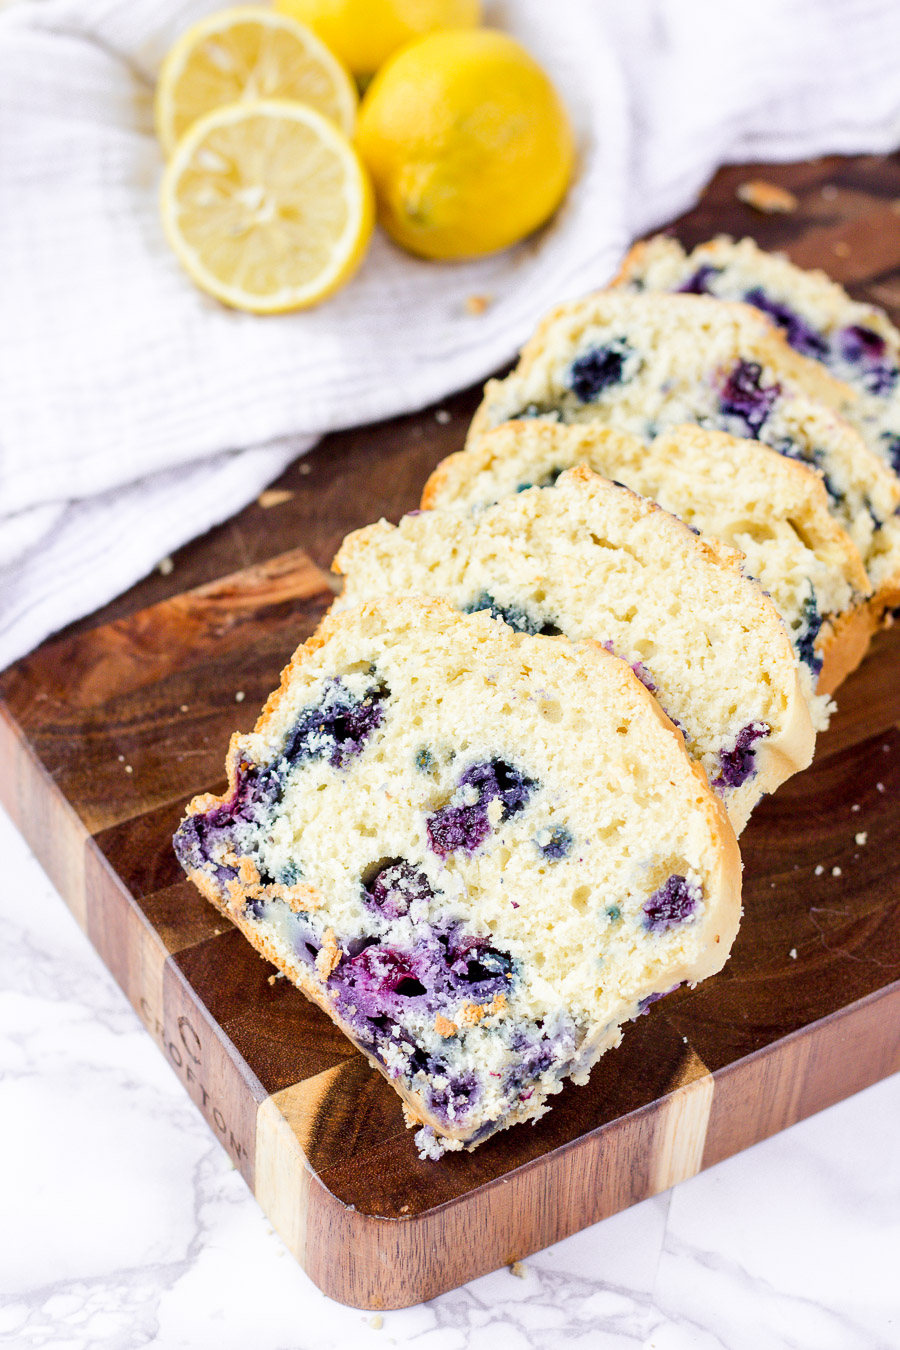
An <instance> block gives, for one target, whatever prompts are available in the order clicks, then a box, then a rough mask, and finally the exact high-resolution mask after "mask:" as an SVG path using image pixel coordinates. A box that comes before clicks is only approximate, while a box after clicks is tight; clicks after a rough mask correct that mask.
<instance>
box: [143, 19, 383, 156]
mask: <svg viewBox="0 0 900 1350" xmlns="http://www.w3.org/2000/svg"><path fill="white" fill-rule="evenodd" d="M268 98H290V99H297V101H298V102H300V103H305V104H307V105H308V106H309V107H311V108H315V109H316V110H317V111H318V112H320V113H324V114H325V116H326V117H330V118H331V119H332V121H334V122H336V123H337V125H338V126H339V127H340V128H341V130H342V131H344V132H345V133H346V135H348V136H351V135H352V134H353V125H354V122H355V119H356V105H357V94H356V86H355V85H354V83H353V81H352V80H351V78H350V76H349V75H348V74H347V71H346V70H345V69H344V67H343V66H342V65H341V63H340V62H339V61H338V59H337V57H335V56H334V55H333V54H332V53H331V52H330V51H329V50H328V48H327V47H326V46H325V45H324V43H322V42H320V41H319V39H318V38H317V37H316V36H315V35H314V34H313V33H311V32H310V31H309V29H308V28H305V27H304V26H303V24H301V23H297V21H296V19H291V18H289V17H288V16H286V15H284V14H275V13H273V12H272V11H270V10H266V9H258V8H255V7H253V8H251V7H249V6H248V7H243V6H239V7H238V8H235V9H224V10H220V11H219V12H218V13H216V14H211V15H210V16H209V17H208V18H206V19H202V20H201V21H200V23H196V24H194V26H193V27H192V28H189V29H188V30H187V32H186V33H184V34H182V36H181V37H180V38H179V40H178V41H177V42H176V43H175V46H174V47H173V48H172V50H171V51H170V52H169V54H168V56H167V57H166V59H165V61H164V62H163V65H162V69H161V71H160V73H159V81H158V83H157V86H156V130H157V133H158V134H159V139H160V141H161V142H162V146H163V149H164V150H165V152H166V154H171V152H172V150H173V149H174V148H175V145H176V144H177V142H178V140H179V139H180V137H181V136H183V135H184V133H185V131H186V130H187V128H188V127H189V126H191V125H192V124H193V123H194V122H196V121H197V120H198V118H200V117H204V116H205V115H206V113H209V112H212V110H213V109H214V108H220V107H222V106H223V105H224V104H226V103H238V102H241V101H243V100H246V101H247V102H257V101H258V100H260V99H268Z"/></svg>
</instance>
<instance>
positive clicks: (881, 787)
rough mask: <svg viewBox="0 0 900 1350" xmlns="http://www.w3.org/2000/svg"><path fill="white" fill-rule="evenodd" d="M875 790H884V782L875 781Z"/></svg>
mask: <svg viewBox="0 0 900 1350" xmlns="http://www.w3.org/2000/svg"><path fill="white" fill-rule="evenodd" d="M875 791H876V792H884V783H876V784H875Z"/></svg>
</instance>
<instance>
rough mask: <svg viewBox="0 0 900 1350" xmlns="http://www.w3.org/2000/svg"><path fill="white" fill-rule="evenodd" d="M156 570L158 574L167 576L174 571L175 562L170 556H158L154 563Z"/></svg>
mask: <svg viewBox="0 0 900 1350" xmlns="http://www.w3.org/2000/svg"><path fill="white" fill-rule="evenodd" d="M156 570H157V572H159V574H160V576H163V577H168V576H171V574H172V573H173V572H174V571H175V563H174V561H173V560H172V559H171V558H160V560H159V562H158V563H157V564H156Z"/></svg>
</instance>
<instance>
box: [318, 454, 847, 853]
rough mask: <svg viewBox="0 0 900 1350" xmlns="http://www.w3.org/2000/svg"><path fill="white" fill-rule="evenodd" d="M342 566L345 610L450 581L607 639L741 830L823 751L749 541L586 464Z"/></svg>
mask: <svg viewBox="0 0 900 1350" xmlns="http://www.w3.org/2000/svg"><path fill="white" fill-rule="evenodd" d="M334 566H335V569H336V570H337V571H340V572H342V573H343V574H344V576H345V586H344V592H343V595H342V596H341V597H340V598H339V599H338V600H337V601H336V602H335V610H336V611H337V612H340V611H341V610H342V609H344V608H352V607H354V606H356V605H358V604H360V603H361V602H363V601H365V600H371V599H373V598H374V597H376V596H385V595H404V594H406V595H439V596H443V597H444V598H445V599H447V600H449V601H450V603H451V604H452V605H453V606H454V607H455V608H456V609H459V610H466V611H469V612H475V611H478V610H489V611H490V612H491V613H493V614H495V615H496V616H497V617H498V618H501V619H503V620H504V621H505V622H506V623H507V624H508V625H510V626H511V627H513V628H515V629H518V630H519V631H525V632H530V633H543V634H563V635H564V637H563V638H560V639H559V640H560V642H564V640H565V638H569V639H574V640H580V639H585V638H593V639H595V640H597V641H598V642H600V643H601V644H603V645H604V646H606V647H607V648H608V650H609V651H611V652H614V653H615V655H616V656H619V657H621V658H622V660H623V661H624V662H626V663H627V664H628V665H630V666H631V667H632V669H633V670H634V671H635V672H636V673H637V674H638V675H639V676H640V678H641V679H642V680H643V681H644V682H645V683H646V685H647V688H648V689H650V690H651V691H652V692H653V693H654V694H655V695H656V696H657V698H658V699H659V702H660V704H661V706H662V708H663V709H664V710H665V712H666V713H667V714H668V716H669V717H671V719H672V721H673V722H675V723H676V724H677V725H678V726H679V727H680V729H681V730H682V732H683V733H684V738H685V743H686V745H687V748H688V751H689V753H690V754H691V756H692V757H693V758H694V759H695V760H697V761H698V762H699V763H700V764H702V766H703V768H704V770H705V772H706V774H707V776H708V778H709V781H710V782H711V784H712V785H713V787H714V788H715V790H716V791H717V792H718V793H719V794H720V795H721V796H722V798H723V800H724V802H725V805H726V809H727V810H728V814H729V817H730V819H731V821H732V824H733V825H734V827H735V829H736V831H738V832H739V831H740V830H741V829H742V828H743V826H744V824H745V822H746V820H747V818H748V816H749V814H750V811H751V810H752V808H753V806H754V805H755V803H756V802H757V801H758V800H759V798H760V797H761V796H762V795H763V793H767V792H773V791H774V790H775V788H776V787H778V785H779V783H781V782H783V781H784V780H785V779H786V778H788V777H789V776H790V775H791V774H792V773H795V772H796V771H797V770H798V769H802V768H805V767H806V765H807V764H808V763H809V762H810V760H811V758H812V752H813V744H814V739H815V733H814V729H813V723H812V721H811V717H810V712H809V708H808V705H807V700H806V699H805V697H804V694H803V690H802V686H801V682H800V676H799V672H798V661H797V657H796V655H795V653H794V650H793V647H792V646H791V642H790V639H789V637H788V634H787V630H786V629H785V626H784V624H783V622H782V620H781V617H780V616H779V614H778V611H777V610H776V608H775V606H774V604H773V603H772V601H771V600H770V599H769V597H768V596H767V595H765V594H764V592H763V591H762V589H761V587H760V586H759V585H758V584H757V583H756V582H755V581H752V580H750V579H749V578H747V577H745V576H744V575H743V574H742V571H741V555H740V554H738V553H736V552H734V551H733V550H730V549H727V548H725V547H724V545H721V544H718V543H716V542H714V541H709V540H706V539H701V538H700V537H698V536H697V535H696V534H695V533H694V532H693V531H692V530H690V529H689V528H688V526H687V525H684V524H683V523H682V522H681V521H679V520H677V519H676V518H675V517H674V516H671V515H669V514H668V513H667V512H665V511H662V510H661V509H660V508H659V507H658V506H656V505H655V504H654V503H652V502H650V501H647V500H646V499H645V498H643V497H638V496H636V495H635V494H634V493H633V492H630V491H629V490H628V489H627V488H624V487H620V486H618V485H616V484H615V483H611V482H609V481H608V480H607V479H605V478H601V477H599V476H598V475H597V474H594V473H592V472H591V471H590V469H588V468H586V467H585V466H583V465H581V466H579V467H577V468H574V469H569V470H568V471H567V472H566V473H564V474H562V476H561V477H560V478H559V479H558V481H557V484H556V487H555V489H554V490H553V491H552V492H545V491H542V490H541V489H540V488H531V489H529V490H527V491H525V492H521V493H518V494H517V495H516V496H514V497H507V498H505V499H504V500H502V501H500V502H498V503H497V504H496V505H495V506H492V507H489V508H488V509H487V510H485V511H483V512H482V513H481V514H480V515H478V516H466V515H463V514H461V513H459V512H457V511H431V512H427V513H418V514H415V515H412V516H406V517H405V518H404V519H403V520H402V521H401V522H400V525H399V526H398V527H395V526H392V525H389V524H388V523H387V522H386V521H381V522H380V523H379V524H377V525H371V526H369V527H368V528H367V529H364V530H359V531H357V533H355V534H351V535H350V536H349V537H348V538H347V539H346V540H345V541H344V544H343V546H342V548H341V549H340V552H339V553H338V555H337V558H336V559H335V563H334ZM821 697H822V696H814V698H813V701H814V702H815V699H816V698H821ZM823 701H824V700H823Z"/></svg>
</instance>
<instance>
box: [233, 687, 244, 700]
mask: <svg viewBox="0 0 900 1350" xmlns="http://www.w3.org/2000/svg"><path fill="white" fill-rule="evenodd" d="M246 697H247V695H246V694H245V693H244V691H243V689H239V690H238V691H237V693H236V694H235V696H234V701H235V703H243V701H244V699H245V698H246Z"/></svg>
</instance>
